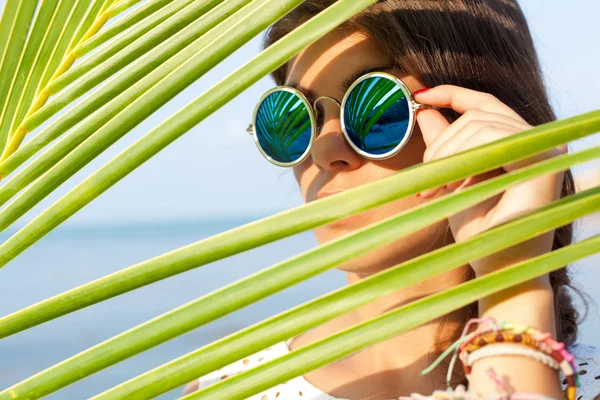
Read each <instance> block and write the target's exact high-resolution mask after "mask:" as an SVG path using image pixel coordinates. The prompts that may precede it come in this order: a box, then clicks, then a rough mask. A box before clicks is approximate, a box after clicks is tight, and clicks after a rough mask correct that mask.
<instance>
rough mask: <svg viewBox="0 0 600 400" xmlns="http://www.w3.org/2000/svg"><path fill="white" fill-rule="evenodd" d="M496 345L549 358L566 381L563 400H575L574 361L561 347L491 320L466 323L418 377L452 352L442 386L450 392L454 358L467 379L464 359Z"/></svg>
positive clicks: (528, 331) (536, 334) (529, 330)
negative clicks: (521, 347) (521, 348)
mask: <svg viewBox="0 0 600 400" xmlns="http://www.w3.org/2000/svg"><path fill="white" fill-rule="evenodd" d="M475 323H476V324H478V326H477V329H475V330H474V331H473V332H471V333H467V332H468V330H469V328H470V327H471V325H473V324H475ZM497 343H516V344H522V345H525V346H527V347H531V348H532V349H534V350H537V351H539V352H541V353H543V354H545V355H547V356H550V357H552V359H553V360H554V361H555V362H556V363H558V365H559V367H560V370H561V371H562V372H563V374H564V375H565V378H566V381H567V390H566V395H567V399H568V400H575V398H576V391H577V387H579V377H578V375H577V373H576V371H577V367H576V366H575V364H574V359H575V357H573V355H571V354H570V353H569V352H568V351H567V350H566V349H565V345H564V343H560V342H557V341H555V340H554V339H552V337H551V335H550V334H549V333H544V332H541V331H539V330H537V329H533V328H531V327H528V326H524V325H518V324H512V323H509V322H502V323H500V324H498V323H496V320H495V319H494V318H484V319H478V318H473V319H471V320H470V321H468V322H467V324H466V325H465V328H464V330H463V333H462V335H461V337H460V339H458V340H457V341H456V342H454V343H453V344H452V345H451V346H450V347H448V349H446V351H444V352H443V353H442V354H441V355H440V357H438V359H437V360H436V361H434V362H433V363H432V364H431V366H429V367H428V368H427V369H425V370H423V371H422V372H421V375H425V374H427V373H429V372H431V371H432V370H433V369H434V368H435V367H436V366H437V365H439V363H440V362H441V361H442V360H443V359H444V358H446V357H447V356H448V355H449V354H450V353H451V352H454V354H453V356H452V359H451V361H450V367H449V368H448V374H447V375H446V385H447V387H448V388H450V380H451V378H452V371H453V370H454V364H455V362H456V358H458V357H459V356H460V359H461V361H462V362H463V368H464V371H465V374H466V375H469V374H470V373H471V367H470V366H469V365H468V361H467V357H468V355H469V354H470V353H472V352H474V351H475V350H477V349H480V348H482V347H484V346H488V345H490V344H497ZM459 351H460V354H459Z"/></svg>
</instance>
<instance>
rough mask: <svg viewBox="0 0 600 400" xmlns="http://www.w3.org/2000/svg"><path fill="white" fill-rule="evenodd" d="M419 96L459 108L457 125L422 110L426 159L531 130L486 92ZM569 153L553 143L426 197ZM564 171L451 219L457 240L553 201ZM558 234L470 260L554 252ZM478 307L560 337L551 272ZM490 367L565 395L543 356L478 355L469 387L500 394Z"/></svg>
mask: <svg viewBox="0 0 600 400" xmlns="http://www.w3.org/2000/svg"><path fill="white" fill-rule="evenodd" d="M415 100H416V101H417V102H419V103H425V104H430V105H434V106H438V107H443V108H447V107H450V108H452V109H454V110H455V111H457V112H459V113H461V114H462V116H461V117H460V118H459V119H457V120H456V121H455V122H454V123H452V124H448V122H447V121H446V119H445V118H444V117H443V116H442V115H441V114H440V112H439V111H437V110H433V109H421V110H419V112H418V113H417V121H418V122H419V126H420V128H421V132H422V133H423V139H424V141H425V144H426V146H427V150H426V151H425V154H424V157H423V161H424V162H427V161H432V160H436V159H438V158H443V157H448V156H451V155H452V154H455V153H459V152H462V151H466V150H469V149H471V148H473V147H478V146H481V145H484V144H486V143H489V142H492V141H495V140H498V139H502V138H505V137H507V136H510V135H514V134H516V133H519V132H522V131H524V130H527V129H531V128H532V126H531V125H529V124H528V123H527V122H525V121H524V120H523V119H522V118H521V117H520V116H519V115H518V114H517V113H516V112H515V111H514V110H512V109H511V108H510V107H508V106H507V105H506V104H504V103H502V102H501V101H500V100H498V99H497V98H496V97H494V96H492V95H490V94H487V93H482V92H477V91H474V90H469V89H465V88H461V87H457V86H451V85H441V86H437V87H435V88H433V89H431V90H429V91H426V92H421V93H419V94H416V95H415ZM564 152H566V146H563V147H560V148H555V149H552V150H550V151H547V152H545V153H543V154H540V155H537V156H535V157H532V158H529V159H526V160H521V161H518V162H516V163H512V164H508V165H503V166H502V167H501V168H498V169H496V170H493V171H489V172H487V173H484V174H481V175H477V176H473V177H470V178H467V179H465V180H462V181H459V182H453V183H452V184H450V185H448V186H447V187H446V188H438V189H433V190H428V191H426V192H424V193H422V194H421V196H422V197H424V198H430V197H433V196H435V195H436V194H438V193H439V192H440V191H442V190H443V191H446V192H447V191H456V190H462V189H464V188H465V187H467V186H470V185H473V184H475V183H477V182H481V181H483V180H486V179H489V178H491V177H494V176H497V175H501V174H504V173H506V172H510V171H512V170H514V169H516V168H519V167H523V166H526V165H529V164H532V163H534V162H537V161H541V160H543V159H547V158H550V157H554V156H557V155H559V154H562V153H564ZM563 175H564V174H563V173H559V174H548V175H544V176H540V177H538V178H536V179H533V180H529V181H527V182H525V183H523V184H520V185H518V186H515V187H512V188H510V189H508V190H506V191H505V192H504V193H501V194H499V195H496V196H494V197H493V198H490V199H488V200H485V201H483V202H481V203H479V204H477V205H475V206H473V207H471V208H469V209H466V210H464V211H462V212H460V213H459V214H457V215H454V216H452V217H450V218H449V219H448V220H449V223H450V228H451V229H452V233H453V235H454V239H455V240H456V241H457V242H461V241H464V240H467V239H469V238H471V237H473V236H476V235H478V234H480V233H481V232H484V231H487V230H489V229H491V228H493V227H494V226H496V225H499V224H501V223H504V222H507V221H509V220H512V219H514V218H517V217H519V216H522V215H524V214H529V213H531V212H533V211H535V210H536V209H538V208H540V207H542V206H545V205H547V204H549V203H552V202H553V201H555V200H556V199H558V198H559V197H560V193H561V188H562V184H563ZM553 237H554V231H551V232H547V233H545V234H543V235H540V236H538V237H536V238H534V239H531V240H528V241H526V242H523V243H520V244H519V245H517V246H513V247H511V248H508V249H505V250H503V251H500V252H497V253H495V254H492V255H490V256H488V257H485V258H483V259H480V260H476V261H472V262H471V266H472V267H473V269H474V270H475V273H476V274H477V275H483V274H486V273H488V272H492V271H495V270H497V269H499V268H502V267H505V266H509V265H512V264H514V263H517V262H519V261H522V260H525V259H528V258H531V257H535V256H537V255H540V254H543V253H546V252H549V251H551V250H552V241H553ZM478 310H479V317H480V318H485V317H494V318H496V320H498V321H503V320H506V321H512V322H515V323H520V324H524V325H529V326H532V327H535V328H537V329H540V330H542V331H544V332H550V333H551V334H552V335H553V336H555V335H556V332H555V326H556V321H555V315H554V297H553V291H552V288H551V287H550V281H549V279H548V275H545V276H542V277H539V278H537V279H534V280H532V281H529V282H525V283H522V284H520V285H517V286H513V287H511V288H508V289H505V290H503V291H501V292H498V293H495V294H493V295H491V296H488V297H485V298H483V299H480V300H479V302H478ZM490 367H491V368H493V369H494V371H496V373H497V374H498V376H502V377H503V379H504V380H505V381H506V382H508V383H509V384H510V385H511V386H512V387H513V388H514V389H515V390H516V391H520V392H530V393H540V394H544V395H546V396H550V397H551V398H557V399H558V398H561V397H562V393H561V389H560V385H559V379H558V374H557V373H556V372H555V371H553V370H552V369H551V368H548V367H547V366H545V365H543V364H542V363H540V362H537V361H535V360H530V359H527V358H525V357H519V356H500V357H490V358H486V359H483V360H480V361H478V362H477V363H476V364H475V365H474V366H473V370H472V373H471V375H470V376H469V388H470V389H471V390H474V391H476V392H478V393H481V394H482V395H485V396H488V395H489V396H491V395H494V394H496V393H495V388H494V385H492V384H490V379H489V377H488V376H487V374H486V372H485V371H486V370H487V369H488V368H490Z"/></svg>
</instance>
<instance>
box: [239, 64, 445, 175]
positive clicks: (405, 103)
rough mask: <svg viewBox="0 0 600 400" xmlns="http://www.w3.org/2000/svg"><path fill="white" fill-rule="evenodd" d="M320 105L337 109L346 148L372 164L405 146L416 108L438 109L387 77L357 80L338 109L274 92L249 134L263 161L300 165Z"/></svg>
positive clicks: (284, 90)
mask: <svg viewBox="0 0 600 400" xmlns="http://www.w3.org/2000/svg"><path fill="white" fill-rule="evenodd" d="M324 99H327V100H331V101H334V102H335V103H336V104H337V105H338V106H339V107H340V121H341V125H342V131H343V132H344V137H345V138H346V140H347V141H348V143H349V144H350V146H352V148H353V149H354V150H355V151H356V152H357V153H358V154H360V155H362V156H363V157H365V158H368V159H371V160H383V159H386V158H390V157H392V156H394V155H396V154H397V153H398V152H399V151H400V150H401V149H402V148H403V147H404V146H405V145H406V143H408V141H409V140H410V137H411V135H412V132H413V129H414V125H415V113H416V111H417V110H418V109H419V108H435V109H437V108H438V107H433V106H429V105H425V104H419V103H416V102H415V101H414V100H413V97H412V93H411V92H410V90H409V89H408V87H407V86H406V84H405V83H404V82H402V80H400V79H399V78H398V77H396V76H394V75H392V74H389V73H387V72H370V73H368V74H365V75H363V76H361V77H360V78H358V79H357V80H356V81H354V82H353V83H352V85H350V87H349V88H348V90H347V91H346V93H345V94H344V98H343V99H342V103H341V104H340V103H339V102H338V101H337V100H335V99H334V98H331V97H328V96H321V97H319V98H317V99H316V100H315V101H314V103H313V104H312V105H311V104H310V102H309V101H308V99H307V98H306V96H305V95H304V94H303V93H302V92H301V91H299V90H298V89H296V88H293V87H290V86H277V87H275V88H273V89H270V90H269V91H267V92H266V93H265V94H264V95H263V96H262V97H261V98H260V100H259V101H258V104H257V105H256V107H255V109H254V115H253V117H252V124H250V126H249V127H248V129H247V131H248V133H250V134H251V135H253V137H254V142H255V143H256V146H257V147H258V149H259V150H260V152H261V153H262V155H263V156H264V157H265V158H266V159H267V160H269V161H270V162H271V163H273V164H275V165H278V166H280V167H291V166H294V165H296V164H299V163H301V162H302V161H304V160H305V159H306V157H308V155H309V154H310V150H311V147H312V144H313V142H314V140H315V138H316V137H317V130H318V129H319V127H318V126H317V119H316V115H317V113H318V109H317V107H316V105H317V103H318V102H319V101H320V100H324Z"/></svg>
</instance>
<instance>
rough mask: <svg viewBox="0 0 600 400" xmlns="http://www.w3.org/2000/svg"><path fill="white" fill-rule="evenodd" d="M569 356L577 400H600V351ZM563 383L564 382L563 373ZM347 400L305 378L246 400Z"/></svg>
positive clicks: (265, 357) (211, 377) (219, 375)
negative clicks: (576, 374)
mask: <svg viewBox="0 0 600 400" xmlns="http://www.w3.org/2000/svg"><path fill="white" fill-rule="evenodd" d="M289 342H290V341H288V342H279V343H277V344H275V345H273V346H271V347H269V348H267V349H264V350H261V351H259V352H257V353H255V354H253V355H251V356H248V357H247V358H245V359H243V360H239V361H236V362H234V363H232V364H229V365H228V366H226V367H223V368H221V369H219V370H217V371H213V372H211V373H209V374H207V375H205V376H203V377H201V378H199V379H198V383H199V385H198V387H199V388H204V387H206V386H209V385H212V384H214V383H216V382H219V381H220V380H222V379H225V378H227V377H229V376H233V375H236V374H239V373H240V372H243V371H245V370H247V369H250V368H253V367H255V366H257V365H259V364H263V363H265V362H267V361H270V360H273V359H275V358H278V357H281V356H283V355H285V354H287V353H289V352H290V349H289V346H288V344H289ZM569 352H570V353H571V354H573V355H574V356H575V363H576V365H577V368H578V370H579V378H580V382H581V387H580V388H578V389H577V400H595V399H596V396H600V348H596V347H593V346H586V345H582V344H577V345H573V346H572V347H571V348H569ZM560 376H561V379H563V378H564V376H563V375H562V372H561V374H560ZM562 388H563V389H565V388H566V382H565V381H564V380H563V382H562ZM275 399H277V400H292V399H302V400H347V399H341V398H338V397H333V396H330V395H328V394H327V393H323V392H322V391H320V390H319V389H317V388H316V387H315V386H313V385H311V384H310V383H309V382H308V381H307V380H306V379H304V377H303V376H299V377H296V378H293V379H290V380H289V381H287V382H285V383H282V384H279V385H277V386H274V387H272V388H271V389H268V390H265V391H264V392H261V393H258V394H255V395H254V396H251V397H248V399H247V400H275ZM599 399H600V397H599Z"/></svg>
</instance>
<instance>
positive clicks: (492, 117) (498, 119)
mask: <svg viewBox="0 0 600 400" xmlns="http://www.w3.org/2000/svg"><path fill="white" fill-rule="evenodd" d="M487 123H502V124H505V125H507V126H511V127H513V128H514V130H515V132H518V131H522V130H525V129H528V128H529V127H530V126H529V125H528V124H527V123H526V122H525V121H518V120H515V119H514V118H512V117H508V116H506V115H502V114H497V113H492V112H488V111H482V110H470V111H467V112H466V113H464V114H463V115H461V116H460V118H458V119H457V120H456V121H454V122H453V123H452V125H450V126H449V127H448V128H447V129H446V130H444V131H443V132H442V133H440V134H439V135H437V136H436V138H435V139H434V140H433V142H432V143H431V144H430V145H429V146H427V150H426V151H425V154H424V156H423V161H427V160H429V159H431V157H432V155H433V154H435V153H436V152H437V151H438V150H439V149H440V147H441V146H442V145H444V143H446V142H447V141H448V140H450V139H451V138H452V137H453V136H454V135H457V134H461V132H462V131H463V130H464V129H465V128H467V127H468V126H470V125H475V126H476V127H483V126H484V125H485V124H487Z"/></svg>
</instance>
